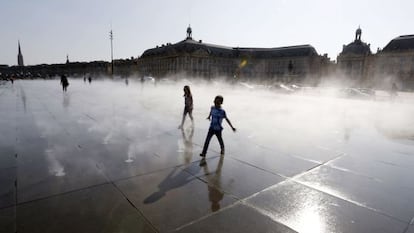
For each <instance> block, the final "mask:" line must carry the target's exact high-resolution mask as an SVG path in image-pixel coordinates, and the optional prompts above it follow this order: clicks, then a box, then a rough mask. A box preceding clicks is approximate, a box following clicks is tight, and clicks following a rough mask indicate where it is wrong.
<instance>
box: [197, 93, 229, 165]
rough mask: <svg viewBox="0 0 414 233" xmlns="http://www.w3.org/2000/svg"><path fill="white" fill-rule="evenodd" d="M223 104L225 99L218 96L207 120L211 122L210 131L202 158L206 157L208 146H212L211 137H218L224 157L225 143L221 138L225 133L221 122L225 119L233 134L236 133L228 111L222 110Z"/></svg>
mask: <svg viewBox="0 0 414 233" xmlns="http://www.w3.org/2000/svg"><path fill="white" fill-rule="evenodd" d="M222 104H223V97H222V96H221V95H218V96H216V98H214V106H211V110H210V114H209V115H208V117H207V119H208V120H210V121H211V122H210V128H209V129H208V133H207V137H206V141H205V142H204V147H203V151H202V152H201V154H200V156H201V157H206V153H207V149H208V145H209V144H210V140H211V137H213V135H216V137H217V139H218V141H219V143H220V149H221V151H220V154H222V155H224V142H223V138H222V136H221V132H222V131H223V127H222V126H221V122H222V121H223V118H224V119H226V121H227V123H228V124H229V125H230V127H231V129H232V130H233V132H236V128H234V127H233V125H232V124H231V122H230V120H229V119H228V118H227V116H226V111H224V109H222V108H221V105H222Z"/></svg>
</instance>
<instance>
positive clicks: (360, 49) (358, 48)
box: [341, 40, 371, 55]
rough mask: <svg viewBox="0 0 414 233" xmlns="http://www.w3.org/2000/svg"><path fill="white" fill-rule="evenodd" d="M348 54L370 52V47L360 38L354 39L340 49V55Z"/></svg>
mask: <svg viewBox="0 0 414 233" xmlns="http://www.w3.org/2000/svg"><path fill="white" fill-rule="evenodd" d="M348 54H358V55H363V54H371V48H370V46H369V45H368V44H367V43H364V42H362V41H360V40H356V41H354V42H352V43H350V44H348V45H344V48H343V49H342V52H341V55H348Z"/></svg>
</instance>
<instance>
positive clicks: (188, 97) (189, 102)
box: [178, 85, 194, 129]
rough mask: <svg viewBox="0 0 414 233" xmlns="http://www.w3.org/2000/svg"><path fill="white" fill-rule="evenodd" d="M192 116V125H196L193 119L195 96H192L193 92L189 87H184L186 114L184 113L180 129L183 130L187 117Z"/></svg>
mask: <svg viewBox="0 0 414 233" xmlns="http://www.w3.org/2000/svg"><path fill="white" fill-rule="evenodd" d="M187 113H188V116H190V119H191V124H192V125H193V124H194V119H193V95H192V94H191V90H190V87H189V86H187V85H186V86H184V112H183V119H182V120H181V124H180V125H179V126H178V128H179V129H182V128H183V126H184V121H185V116H186V115H187Z"/></svg>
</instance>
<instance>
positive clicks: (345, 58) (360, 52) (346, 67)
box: [337, 28, 372, 85]
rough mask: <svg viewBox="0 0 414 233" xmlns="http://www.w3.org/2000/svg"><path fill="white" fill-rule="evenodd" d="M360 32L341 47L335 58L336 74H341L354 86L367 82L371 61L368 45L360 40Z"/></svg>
mask: <svg viewBox="0 0 414 233" xmlns="http://www.w3.org/2000/svg"><path fill="white" fill-rule="evenodd" d="M361 35H362V30H361V28H358V29H357V30H356V32H355V40H354V41H353V42H351V43H349V44H348V45H343V47H342V52H341V53H340V54H339V55H338V57H337V71H338V72H337V74H338V73H339V74H342V76H343V77H346V78H348V79H349V80H350V81H351V82H352V83H354V84H359V85H361V84H364V83H365V82H366V80H367V77H368V76H367V75H368V67H369V66H370V62H371V60H372V52H371V49H370V44H367V43H365V42H363V41H362V40H361Z"/></svg>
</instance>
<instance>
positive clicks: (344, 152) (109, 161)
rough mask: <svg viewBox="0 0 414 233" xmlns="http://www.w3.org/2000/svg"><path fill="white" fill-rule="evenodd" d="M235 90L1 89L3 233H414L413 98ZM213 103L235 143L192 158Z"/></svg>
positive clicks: (30, 85)
mask: <svg viewBox="0 0 414 233" xmlns="http://www.w3.org/2000/svg"><path fill="white" fill-rule="evenodd" d="M184 85H190V86H191V89H192V92H193V98H194V106H195V108H194V111H193V115H194V118H195V122H194V126H191V125H190V123H189V122H186V123H187V124H186V125H185V126H184V128H183V129H182V130H179V129H177V125H178V124H179V123H180V121H181V114H182V109H183V107H184V103H183V102H184V100H183V98H182V87H183V86H184ZM241 88H242V87H241ZM241 88H234V87H232V86H227V85H224V84H219V83H212V84H208V85H207V84H202V83H188V82H187V83H184V82H180V83H173V82H168V83H167V82H166V83H157V85H149V84H146V83H141V82H140V81H139V80H134V79H129V80H128V81H127V82H126V81H125V80H98V79H97V80H94V82H93V83H90V84H87V83H84V82H83V81H82V80H75V79H73V80H71V86H70V87H69V88H68V91H67V92H66V93H63V92H62V90H61V88H60V85H59V81H58V80H48V81H45V80H32V81H19V80H18V81H16V82H15V83H14V85H9V84H5V85H1V86H0V131H1V134H0V232H19V233H20V232H42V233H43V232H401V233H403V232H414V224H413V222H414V220H413V218H414V183H413V182H412V177H413V176H414V169H413V168H414V141H413V135H414V120H413V118H412V116H414V95H413V94H410V93H401V94H400V95H399V99H397V100H394V101H393V102H389V101H386V100H387V98H386V96H385V97H384V98H381V96H379V98H377V100H375V101H373V100H355V99H352V100H347V99H339V98H331V97H329V96H315V95H306V96H304V95H284V94H277V93H273V92H270V91H268V90H253V91H252V90H251V89H248V90H244V89H241ZM218 94H221V95H223V96H224V105H223V108H224V109H225V110H226V112H227V116H228V117H229V118H230V119H231V121H232V123H233V124H234V125H235V127H236V128H237V129H238V131H237V133H233V132H231V130H230V129H229V127H228V126H227V125H226V123H225V122H223V124H224V128H225V129H224V131H223V138H224V143H225V145H226V154H225V155H220V147H219V144H218V142H217V140H216V139H214V137H213V139H212V142H211V143H210V148H209V150H208V153H207V157H206V158H205V159H201V157H200V156H199V154H200V152H201V149H202V148H201V147H202V145H203V143H204V139H205V137H206V134H207V131H208V125H209V121H207V120H205V118H206V116H207V115H208V111H209V108H210V106H211V105H212V101H213V99H214V96H215V95H218Z"/></svg>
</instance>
